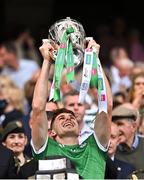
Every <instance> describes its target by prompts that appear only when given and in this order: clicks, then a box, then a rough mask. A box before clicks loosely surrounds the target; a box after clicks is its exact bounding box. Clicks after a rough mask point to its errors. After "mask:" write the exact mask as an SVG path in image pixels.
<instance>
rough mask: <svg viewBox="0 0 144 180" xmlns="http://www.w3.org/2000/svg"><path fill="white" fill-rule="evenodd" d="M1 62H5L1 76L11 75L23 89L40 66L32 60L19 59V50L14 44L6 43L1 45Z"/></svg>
mask: <svg viewBox="0 0 144 180" xmlns="http://www.w3.org/2000/svg"><path fill="white" fill-rule="evenodd" d="M0 60H1V61H2V62H4V66H3V69H2V70H1V74H5V75H9V76H10V77H11V78H12V79H13V80H14V82H15V84H16V85H17V86H18V87H20V88H22V89H23V88H24V84H25V83H26V81H28V80H29V79H30V78H31V77H32V75H33V73H34V72H35V71H37V70H38V69H39V65H38V64H37V63H36V62H34V61H32V60H31V61H27V60H26V59H18V56H17V49H16V47H15V45H14V43H13V42H4V43H2V44H1V45H0Z"/></svg>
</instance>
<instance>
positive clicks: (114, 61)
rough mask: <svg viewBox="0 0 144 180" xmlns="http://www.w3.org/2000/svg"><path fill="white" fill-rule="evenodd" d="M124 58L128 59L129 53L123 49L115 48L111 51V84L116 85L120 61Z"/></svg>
mask: <svg viewBox="0 0 144 180" xmlns="http://www.w3.org/2000/svg"><path fill="white" fill-rule="evenodd" d="M123 58H128V53H127V51H126V49H125V48H123V47H114V48H112V49H111V50H110V61H111V67H110V74H109V79H110V82H111V84H113V83H115V82H116V81H117V79H118V78H119V70H118V67H119V61H120V60H121V59H123Z"/></svg>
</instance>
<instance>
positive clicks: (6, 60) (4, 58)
mask: <svg viewBox="0 0 144 180" xmlns="http://www.w3.org/2000/svg"><path fill="white" fill-rule="evenodd" d="M0 61H1V62H2V63H3V66H4V65H7V66H10V67H15V64H16V62H17V59H16V55H15V54H14V53H11V52H8V51H7V50H6V48H5V47H1V48H0Z"/></svg>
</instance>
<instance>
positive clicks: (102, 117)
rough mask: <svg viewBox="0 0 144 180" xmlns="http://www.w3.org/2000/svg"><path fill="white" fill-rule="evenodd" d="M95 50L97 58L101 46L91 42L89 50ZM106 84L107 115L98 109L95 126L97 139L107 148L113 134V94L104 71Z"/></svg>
mask: <svg viewBox="0 0 144 180" xmlns="http://www.w3.org/2000/svg"><path fill="white" fill-rule="evenodd" d="M91 47H92V48H94V49H95V50H96V54H97V56H98V55H99V49H100V46H99V44H97V43H96V42H95V41H94V40H93V41H90V42H89V44H88V48H91ZM102 73H103V77H104V82H105V89H106V97H107V113H106V112H104V111H102V112H100V109H98V113H97V114H96V120H95V124H94V132H95V134H96V137H97V138H98V140H99V142H100V143H101V145H103V146H104V147H107V145H108V142H109V139H110V133H111V114H112V104H113V100H112V92H111V88H110V85H109V82H108V79H107V77H106V75H105V73H104V71H103V69H102Z"/></svg>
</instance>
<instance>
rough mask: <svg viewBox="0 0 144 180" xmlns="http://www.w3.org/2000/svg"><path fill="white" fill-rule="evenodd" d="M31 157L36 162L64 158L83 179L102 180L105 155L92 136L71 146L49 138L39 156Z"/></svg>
mask: <svg viewBox="0 0 144 180" xmlns="http://www.w3.org/2000/svg"><path fill="white" fill-rule="evenodd" d="M33 155H34V157H35V158H36V159H38V160H39V159H44V158H45V157H47V156H54V155H61V156H65V157H67V158H69V159H70V160H71V161H72V162H73V163H74V165H75V167H76V170H77V172H78V174H79V175H80V176H81V177H83V178H84V179H104V174H105V164H106V157H107V153H106V152H104V151H102V150H101V149H100V148H99V147H98V145H97V143H96V140H95V138H94V135H91V136H89V138H88V139H87V140H86V141H84V142H83V144H81V145H72V146H67V145H62V144H59V143H58V142H56V141H55V140H53V139H51V138H49V139H48V142H47V145H46V148H45V149H44V151H43V152H41V153H39V154H36V153H34V152H33Z"/></svg>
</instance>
